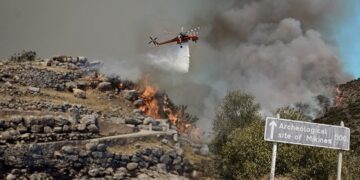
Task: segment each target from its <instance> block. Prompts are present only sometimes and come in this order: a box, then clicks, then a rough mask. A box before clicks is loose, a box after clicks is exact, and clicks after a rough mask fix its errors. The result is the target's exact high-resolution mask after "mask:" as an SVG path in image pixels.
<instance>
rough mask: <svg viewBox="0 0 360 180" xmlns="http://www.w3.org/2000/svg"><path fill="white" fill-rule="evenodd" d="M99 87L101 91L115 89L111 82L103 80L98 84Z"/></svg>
mask: <svg viewBox="0 0 360 180" xmlns="http://www.w3.org/2000/svg"><path fill="white" fill-rule="evenodd" d="M97 89H98V90H99V91H101V92H105V91H111V90H113V87H112V85H111V83H110V82H102V83H100V84H99V85H98V86H97Z"/></svg>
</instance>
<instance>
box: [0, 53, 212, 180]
mask: <svg viewBox="0 0 360 180" xmlns="http://www.w3.org/2000/svg"><path fill="white" fill-rule="evenodd" d="M98 66H99V62H89V61H88V60H87V59H86V58H84V57H69V56H57V57H53V58H50V59H43V58H36V53H35V52H32V51H30V52H23V53H21V54H18V55H16V56H13V57H11V58H9V59H6V60H2V61H0V178H3V179H9V180H10V179H74V178H75V179H89V178H106V179H132V178H138V179H173V178H179V179H187V178H194V177H197V176H198V175H199V173H197V171H195V169H194V168H196V167H195V166H194V164H196V163H199V160H201V161H202V160H206V159H207V157H204V156H201V155H197V154H193V152H198V153H202V154H207V152H208V149H207V147H206V146H202V145H197V144H192V143H191V142H190V141H189V139H187V138H184V137H182V138H179V136H180V131H181V133H183V132H184V129H186V128H188V127H190V126H191V124H189V123H185V121H181V119H179V118H177V117H178V116H181V117H183V119H184V120H185V119H188V120H191V119H193V118H192V117H191V116H190V115H189V114H187V113H185V109H186V108H179V107H177V106H175V105H173V104H172V103H171V101H170V100H169V99H168V97H167V96H161V97H160V100H161V102H162V104H163V106H164V108H163V111H161V112H162V113H161V114H160V115H158V114H154V111H153V110H152V109H151V108H153V107H151V106H152V105H154V99H153V97H145V96H143V95H144V91H146V88H145V89H144V88H141V87H140V86H138V85H137V84H135V83H133V82H130V81H127V80H122V79H120V78H119V77H105V76H104V75H102V74H100V73H99V72H98V69H97V68H98ZM165 105H166V106H165ZM156 108H158V107H157V106H156ZM156 110H157V111H156V112H159V113H160V110H158V109H156ZM173 113H174V114H173ZM189 122H190V121H189ZM184 147H189V148H190V149H193V150H194V151H191V150H190V151H189V150H185V151H184Z"/></svg>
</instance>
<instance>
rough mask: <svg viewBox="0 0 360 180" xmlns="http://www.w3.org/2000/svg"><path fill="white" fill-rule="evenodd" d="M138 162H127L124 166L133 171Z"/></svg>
mask: <svg viewBox="0 0 360 180" xmlns="http://www.w3.org/2000/svg"><path fill="white" fill-rule="evenodd" d="M138 165H139V164H138V163H135V162H131V163H128V164H127V165H126V168H127V169H128V170H129V171H133V170H135V169H136V168H137V167H138Z"/></svg>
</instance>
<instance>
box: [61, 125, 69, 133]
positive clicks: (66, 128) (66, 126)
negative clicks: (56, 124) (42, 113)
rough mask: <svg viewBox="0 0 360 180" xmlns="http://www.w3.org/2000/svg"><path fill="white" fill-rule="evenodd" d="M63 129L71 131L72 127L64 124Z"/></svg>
mask: <svg viewBox="0 0 360 180" xmlns="http://www.w3.org/2000/svg"><path fill="white" fill-rule="evenodd" d="M62 130H63V131H64V132H69V131H70V127H69V126H68V125H64V126H63V127H62Z"/></svg>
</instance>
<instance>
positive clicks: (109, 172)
mask: <svg viewBox="0 0 360 180" xmlns="http://www.w3.org/2000/svg"><path fill="white" fill-rule="evenodd" d="M105 174H107V175H111V174H114V169H113V168H112V167H108V168H106V169H105Z"/></svg>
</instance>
